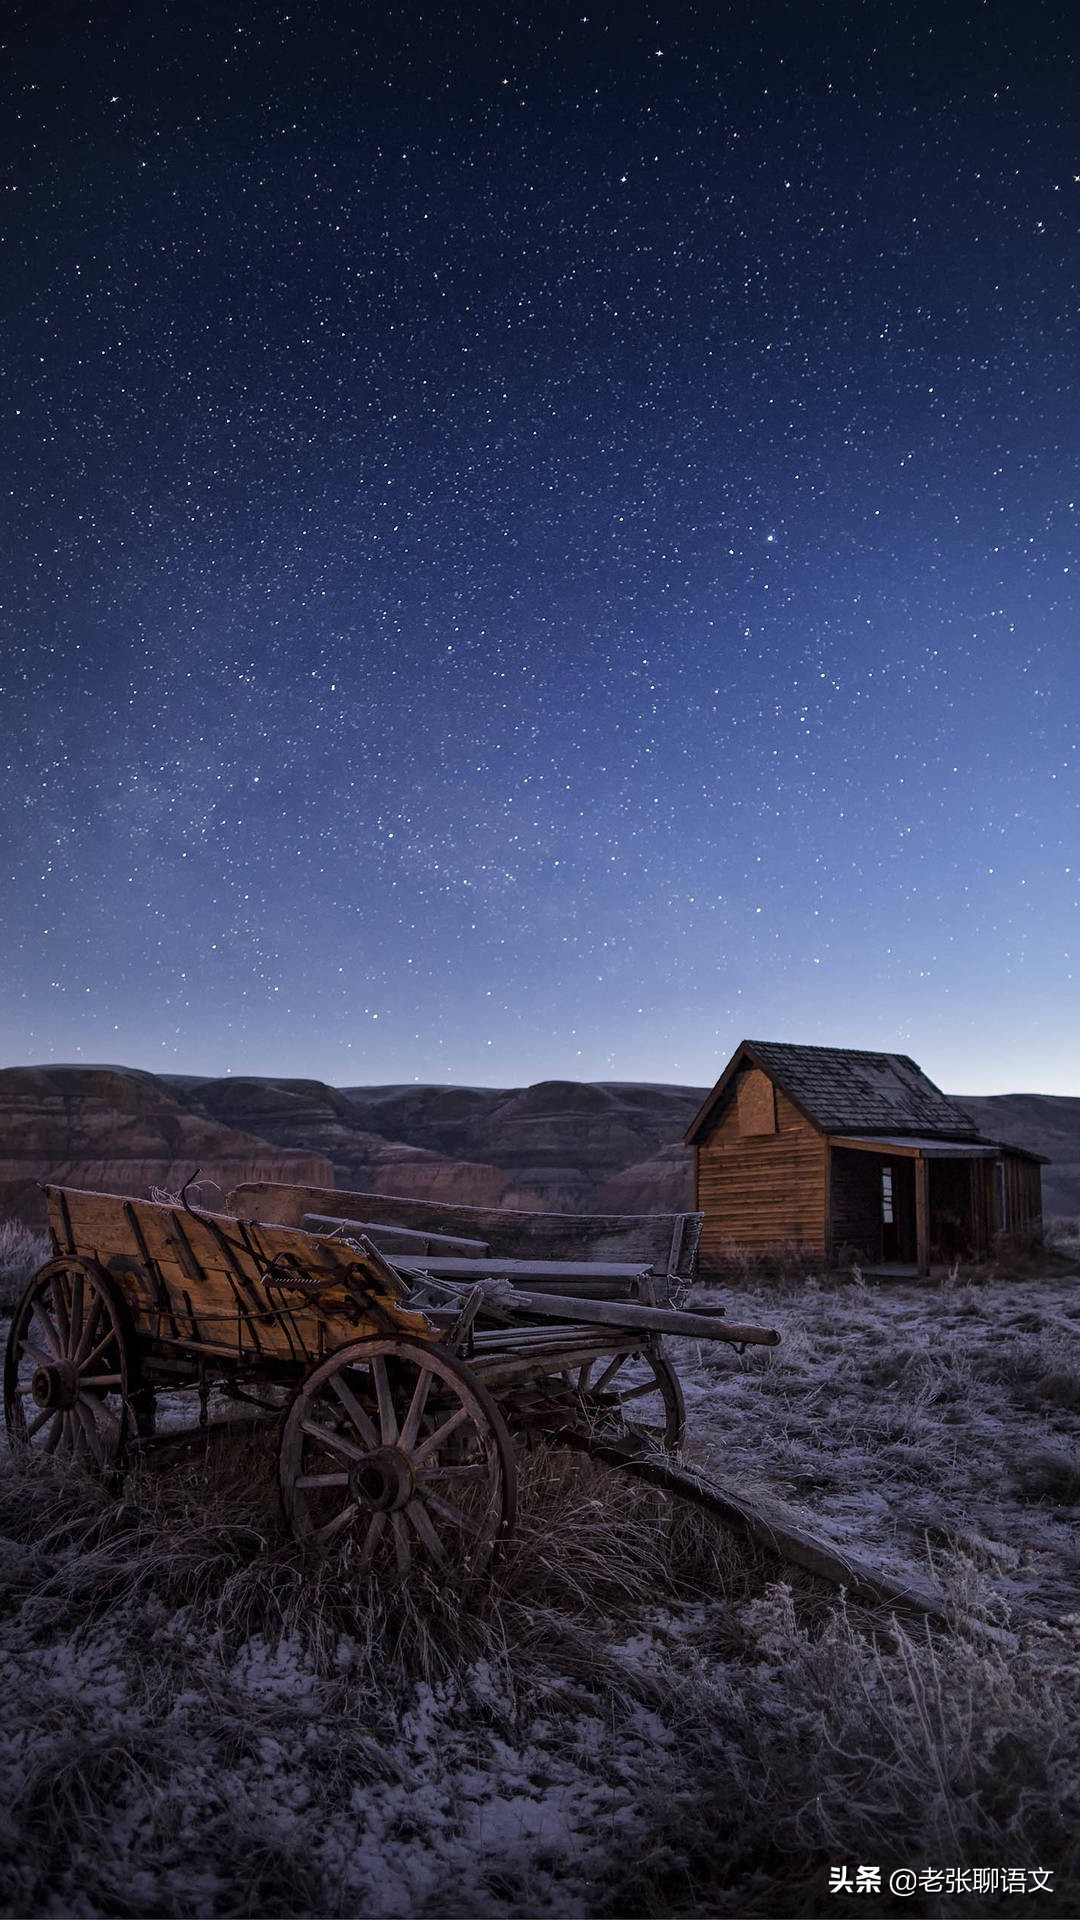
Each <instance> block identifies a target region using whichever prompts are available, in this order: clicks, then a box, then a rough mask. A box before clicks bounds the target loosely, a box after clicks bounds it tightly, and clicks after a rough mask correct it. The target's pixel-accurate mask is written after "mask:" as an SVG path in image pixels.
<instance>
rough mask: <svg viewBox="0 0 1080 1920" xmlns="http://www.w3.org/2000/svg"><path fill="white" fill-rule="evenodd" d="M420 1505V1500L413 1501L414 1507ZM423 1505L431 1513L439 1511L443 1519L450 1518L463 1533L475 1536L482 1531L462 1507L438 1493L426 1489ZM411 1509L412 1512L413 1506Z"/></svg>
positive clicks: (452, 1524)
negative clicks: (463, 1511) (455, 1505)
mask: <svg viewBox="0 0 1080 1920" xmlns="http://www.w3.org/2000/svg"><path fill="white" fill-rule="evenodd" d="M420 1505H421V1502H420V1501H419V1500H414V1501H413V1507H418V1506H420ZM423 1505H424V1506H425V1507H426V1508H427V1510H428V1512H429V1513H437V1514H438V1515H439V1516H440V1518H441V1519H443V1520H448V1521H449V1523H450V1525H451V1526H452V1527H460V1528H461V1530H462V1532H463V1533H471V1534H473V1535H474V1536H475V1535H476V1534H478V1533H479V1531H480V1528H479V1527H478V1526H477V1524H476V1521H475V1520H473V1519H471V1518H470V1516H469V1515H468V1514H467V1513H462V1511H461V1508H460V1507H454V1506H451V1504H450V1502H449V1500H443V1499H442V1498H441V1497H440V1495H439V1494H437V1493H432V1492H429V1491H426V1492H425V1494H424V1499H423ZM409 1511H410V1512H411V1511H412V1508H410V1509H409Z"/></svg>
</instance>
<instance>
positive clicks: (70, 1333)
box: [4, 1258, 131, 1474]
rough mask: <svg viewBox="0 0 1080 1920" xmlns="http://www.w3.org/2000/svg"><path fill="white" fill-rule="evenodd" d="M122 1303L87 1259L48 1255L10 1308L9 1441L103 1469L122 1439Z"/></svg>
mask: <svg viewBox="0 0 1080 1920" xmlns="http://www.w3.org/2000/svg"><path fill="white" fill-rule="evenodd" d="M126 1322H127V1316H126V1314H125V1310H124V1306H123V1302H122V1301H121V1299H120V1298H119V1296H118V1295H117V1293H116V1291H115V1289H114V1288H113V1287H112V1285H111V1284H110V1282H109V1280H108V1278H107V1277H106V1275H105V1274H103V1273H100V1272H98V1271H97V1270H96V1268H94V1267H93V1266H91V1265H90V1264H89V1263H88V1262H85V1261H82V1260H75V1259H68V1258H62V1259H59V1260H52V1261H50V1262H49V1264H48V1266H45V1267H42V1268H41V1269H40V1271H39V1272H38V1273H36V1274H35V1275H34V1278H33V1279H32V1280H31V1282H30V1285H29V1286H28V1287H27V1289H26V1292H25V1293H24V1294H23V1297H22V1299H21V1300H20V1302H19V1304H18V1306H17V1308H16V1309H15V1318H14V1320H13V1321H12V1323H11V1332H10V1334H9V1335H8V1343H7V1354H6V1357H5V1361H4V1418H5V1420H6V1422H7V1430H8V1433H9V1435H10V1436H11V1441H12V1444H13V1446H16V1447H22V1448H24V1449H29V1450H30V1452H32V1453H34V1454H39V1455H43V1454H56V1455H58V1456H59V1457H61V1458H65V1459H69V1460H72V1461H76V1462H81V1463H82V1464H84V1465H85V1466H88V1467H90V1468H93V1469H95V1470H96V1471H97V1472H99V1473H103V1474H108V1473H110V1472H111V1471H112V1470H113V1468H115V1467H116V1465H117V1463H118V1462H119V1461H120V1459H121V1457H122V1455H123V1452H124V1449H125V1446H126V1444H127V1439H128V1430H129V1426H130V1424H131V1412H130V1405H129V1399H128V1384H129V1382H128V1375H129V1354H130V1351H131V1343H130V1337H129V1335H128V1331H127V1324H126Z"/></svg>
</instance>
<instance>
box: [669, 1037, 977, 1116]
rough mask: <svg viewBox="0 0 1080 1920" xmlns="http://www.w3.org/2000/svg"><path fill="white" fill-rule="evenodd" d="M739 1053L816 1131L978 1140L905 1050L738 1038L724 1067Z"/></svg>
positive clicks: (704, 1112)
mask: <svg viewBox="0 0 1080 1920" xmlns="http://www.w3.org/2000/svg"><path fill="white" fill-rule="evenodd" d="M744 1052H749V1053H750V1054H752V1055H753V1056H754V1057H755V1058H756V1059H757V1060H758V1062H759V1063H760V1065H761V1066H762V1067H763V1068H764V1069H765V1071H766V1072H767V1073H768V1074H769V1076H770V1077H771V1078H772V1079H774V1080H775V1082H776V1084H777V1086H778V1087H781V1088H782V1089H783V1091H784V1092H785V1093H786V1094H788V1095H789V1096H790V1097H791V1099H792V1100H794V1101H795V1104H796V1105H797V1106H799V1107H801V1108H802V1110H803V1112H804V1113H805V1114H806V1115H807V1117H808V1118H809V1119H810V1120H812V1121H813V1122H814V1123H815V1125H816V1126H819V1127H820V1128H821V1130H822V1132H823V1133H875V1132H876V1133H890V1134H903V1133H911V1134H921V1135H924V1136H937V1137H939V1138H946V1137H947V1138H949V1139H951V1140H962V1139H968V1140H978V1139H979V1138H980V1137H981V1136H980V1133H979V1129H978V1128H977V1127H976V1125H975V1123H974V1121H973V1120H972V1118H971V1116H970V1114H967V1113H965V1112H964V1109H963V1107H960V1106H957V1104H956V1102H955V1101H954V1100H950V1099H948V1098H947V1097H946V1095H945V1094H943V1093H942V1092H941V1089H940V1088H939V1087H935V1085H934V1083H933V1081H932V1080H928V1079H927V1077H926V1075H925V1073H923V1071H922V1069H921V1068H920V1067H917V1066H916V1064H915V1062H914V1060H911V1059H909V1058H908V1055H907V1054H906V1053H865V1052H863V1051H861V1050H860V1049H858V1048H855V1047H796V1046H788V1045H785V1044H783V1043H781V1042H777V1041H772V1040H744V1041H742V1042H741V1044H740V1045H739V1047H737V1048H736V1051H735V1053H734V1054H733V1055H732V1061H731V1065H734V1063H735V1061H736V1060H737V1059H738V1057H739V1055H740V1054H741V1053H744ZM729 1072H730V1066H729V1068H728V1069H726V1070H725V1074H724V1076H723V1077H722V1079H721V1081H720V1082H719V1083H718V1086H717V1088H716V1089H714V1092H713V1093H712V1094H710V1096H709V1099H708V1101H707V1102H706V1104H705V1106H704V1107H703V1108H702V1109H701V1112H700V1113H699V1114H698V1116H697V1118H696V1119H695V1121H694V1123H693V1125H692V1126H691V1128H690V1130H689V1132H688V1134H687V1139H688V1140H692V1139H695V1138H700V1134H701V1131H703V1130H704V1126H705V1123H706V1122H707V1120H708V1119H709V1118H711V1114H712V1110H713V1107H714V1103H715V1100H716V1095H717V1094H718V1093H719V1091H720V1087H722V1086H723V1084H724V1080H725V1079H726V1078H727V1074H728V1073H729Z"/></svg>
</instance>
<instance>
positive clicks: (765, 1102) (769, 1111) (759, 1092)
mask: <svg viewBox="0 0 1080 1920" xmlns="http://www.w3.org/2000/svg"><path fill="white" fill-rule="evenodd" d="M736 1084H737V1087H738V1100H739V1132H740V1133H775V1132H776V1092H775V1089H774V1087H773V1083H772V1081H771V1080H770V1079H769V1076H768V1074H767V1073H762V1072H761V1070H760V1068H758V1067H751V1068H750V1069H749V1071H748V1072H747V1073H740V1075H739V1078H738V1081H737V1083H736Z"/></svg>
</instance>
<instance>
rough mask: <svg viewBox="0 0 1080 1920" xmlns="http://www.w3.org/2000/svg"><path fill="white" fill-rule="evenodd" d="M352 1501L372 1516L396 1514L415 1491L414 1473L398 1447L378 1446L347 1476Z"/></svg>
mask: <svg viewBox="0 0 1080 1920" xmlns="http://www.w3.org/2000/svg"><path fill="white" fill-rule="evenodd" d="M349 1489H350V1492H351V1493H352V1496H353V1499H354V1500H356V1501H358V1502H359V1504H360V1505H361V1506H365V1507H370V1508H371V1509H372V1511H373V1512H375V1513H396V1512H398V1510H399V1509H400V1508H401V1507H404V1506H407V1505H408V1502H409V1501H410V1500H411V1499H412V1497H413V1494H414V1493H415V1491H416V1482H415V1480H414V1478H413V1471H412V1468H411V1466H410V1465H409V1462H408V1460H407V1458H406V1456H405V1455H404V1454H403V1453H400V1452H399V1451H398V1449H397V1447H380V1448H379V1449H378V1451H377V1452H376V1453H369V1454H368V1457H367V1459H366V1460H365V1461H363V1463H362V1464H360V1465H358V1466H355V1467H353V1468H352V1469H351V1470H350V1473H349Z"/></svg>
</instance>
